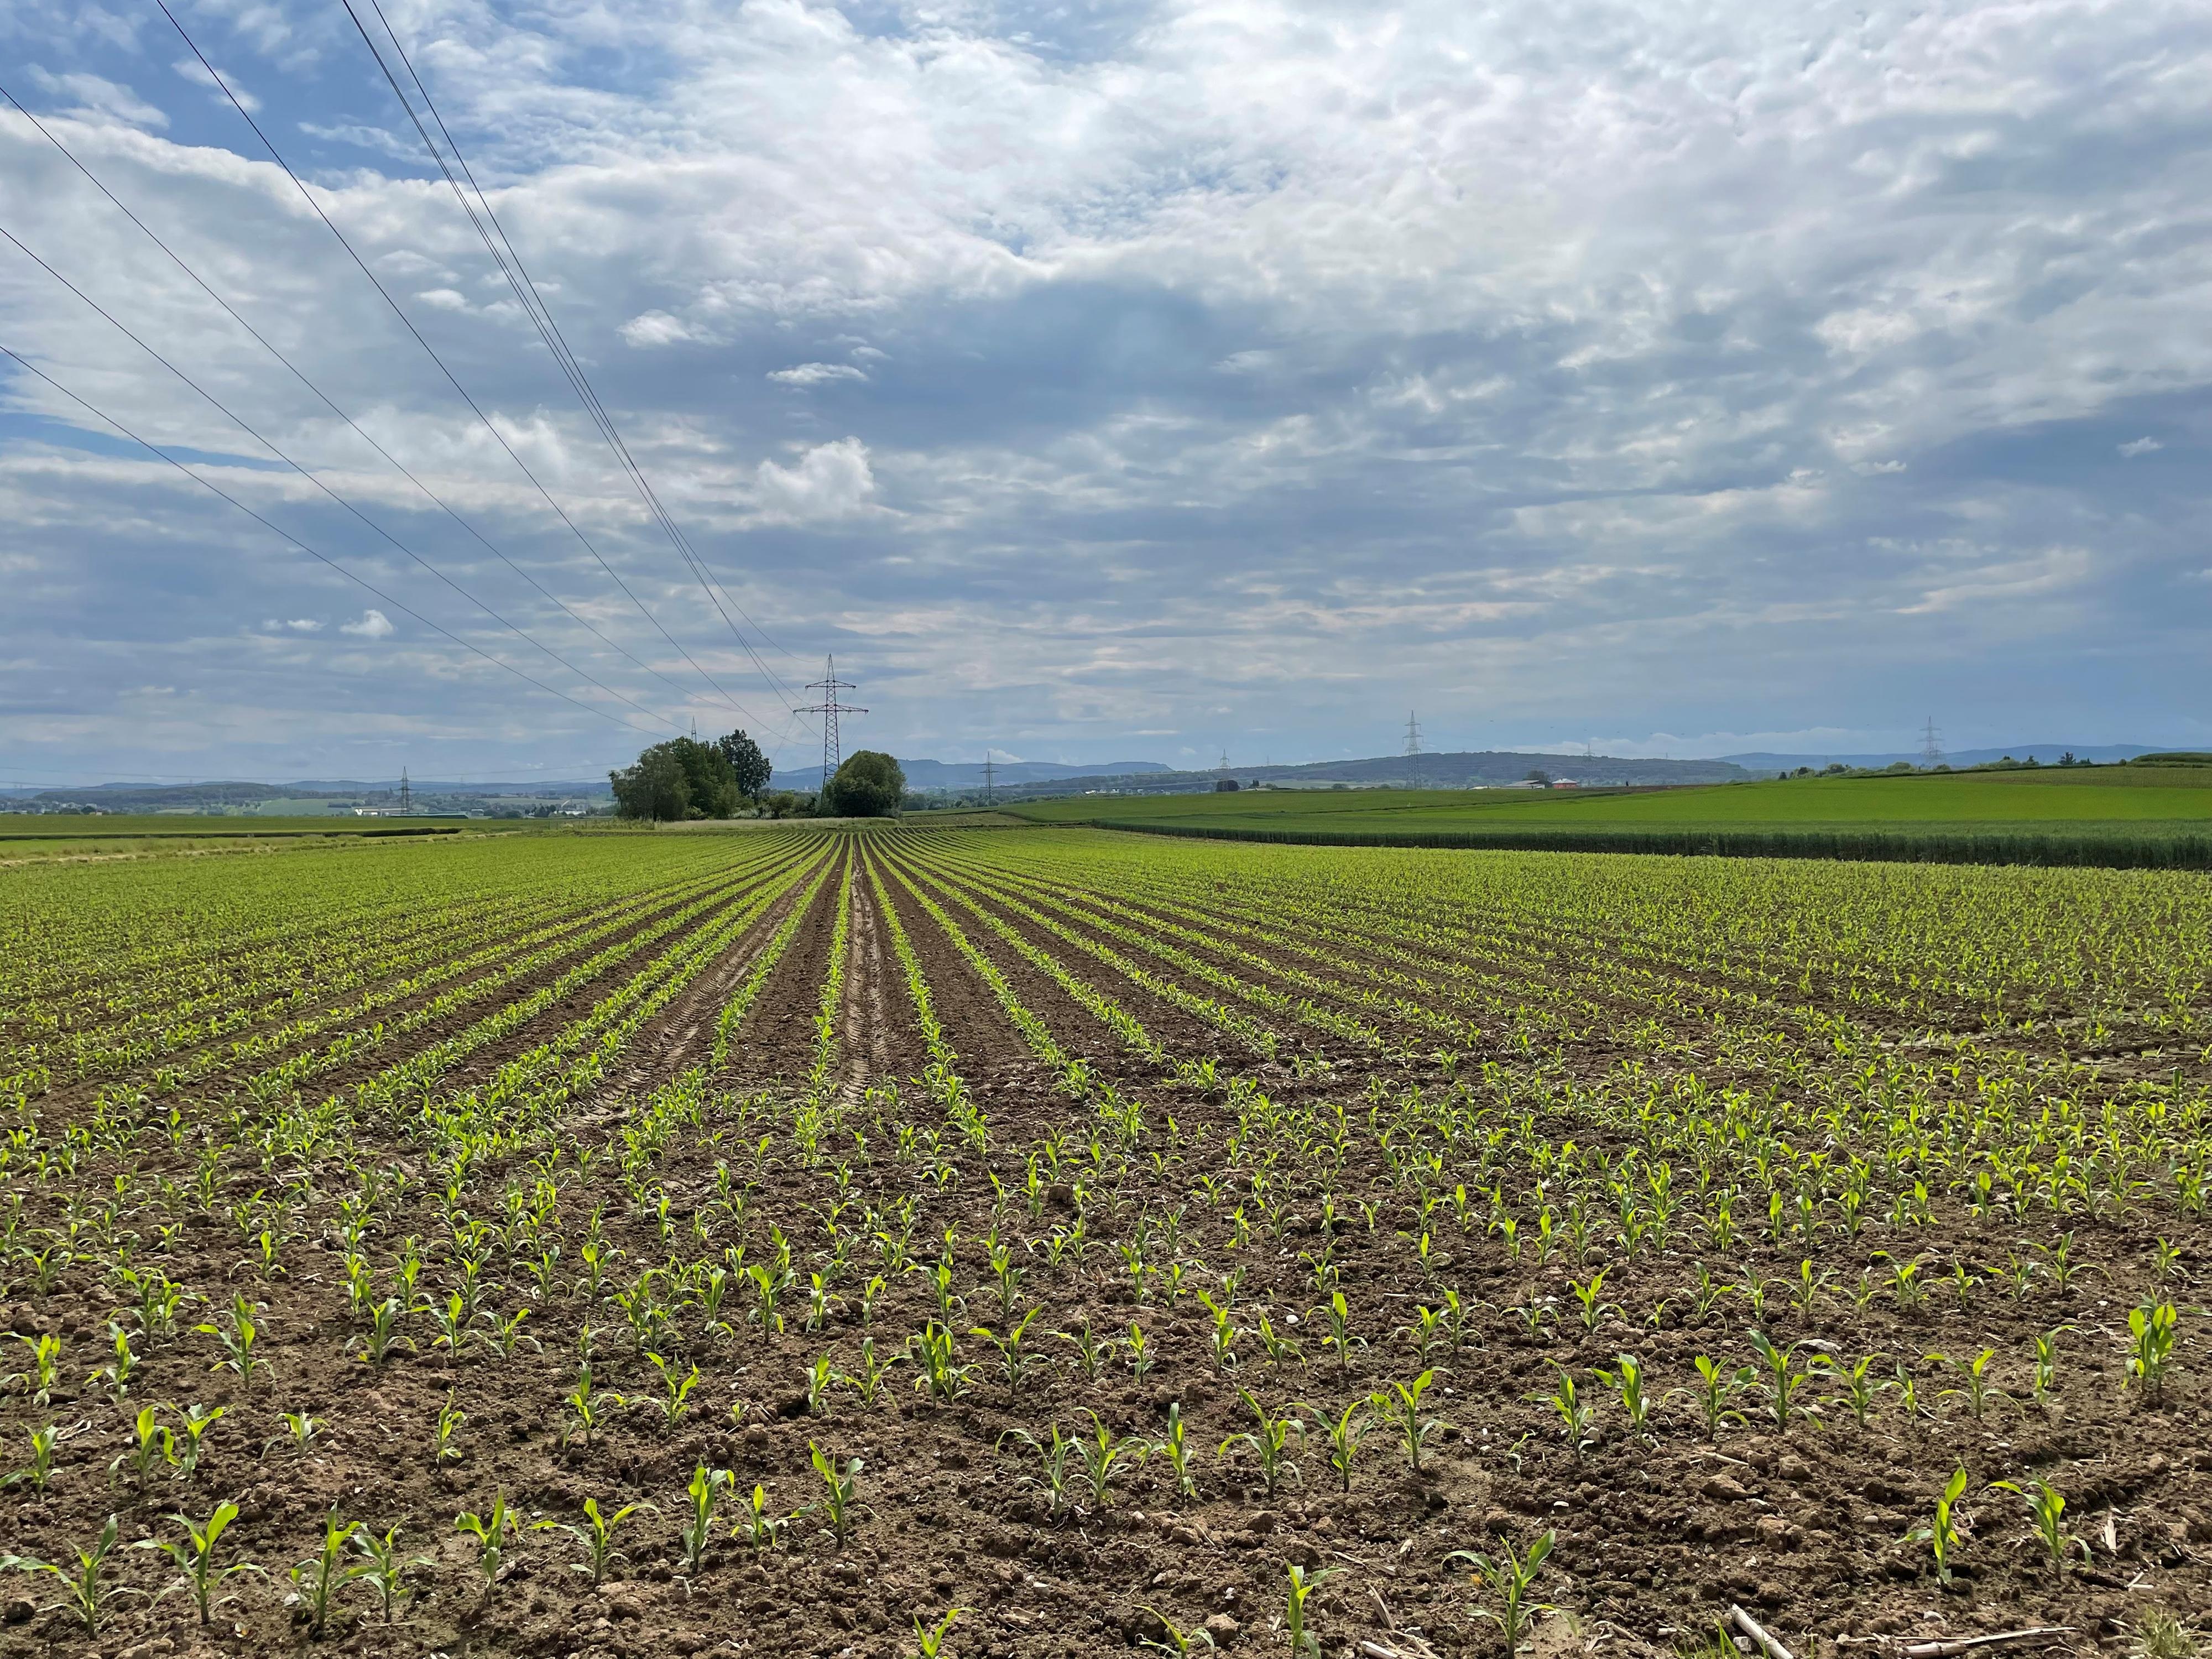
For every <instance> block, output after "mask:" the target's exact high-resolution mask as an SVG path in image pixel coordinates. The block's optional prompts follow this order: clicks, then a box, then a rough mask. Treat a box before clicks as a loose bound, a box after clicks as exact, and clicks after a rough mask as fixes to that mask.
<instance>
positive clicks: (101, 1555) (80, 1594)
mask: <svg viewBox="0 0 2212 1659" xmlns="http://www.w3.org/2000/svg"><path fill="white" fill-rule="evenodd" d="M117 1531H118V1524H117V1521H116V1517H115V1516H112V1515H111V1516H108V1517H107V1522H106V1525H105V1526H103V1527H101V1528H100V1535H99V1537H97V1538H96V1539H94V1541H93V1544H92V1547H91V1548H90V1549H85V1548H83V1547H79V1548H78V1549H77V1550H76V1566H75V1567H74V1568H68V1567H63V1566H59V1565H56V1564H55V1563H53V1562H52V1561H39V1560H33V1559H31V1558H30V1557H28V1556H23V1555H0V1571H12V1572H43V1573H50V1574H52V1577H53V1578H54V1581H55V1582H56V1583H58V1584H59V1585H60V1586H61V1587H62V1596H61V1600H60V1601H55V1602H52V1603H50V1604H49V1607H50V1608H52V1607H58V1608H62V1609H64V1610H65V1611H67V1612H68V1613H70V1615H71V1616H72V1617H74V1618H75V1619H76V1621H77V1623H79V1624H81V1625H82V1626H84V1633H85V1634H86V1635H87V1636H97V1635H99V1634H100V1620H101V1619H102V1618H103V1617H104V1616H105V1615H106V1612H107V1604H108V1603H109V1601H112V1600H113V1599H114V1598H115V1597H116V1596H118V1595H139V1594H141V1593H142V1592H140V1591H137V1590H129V1589H109V1588H108V1587H107V1585H106V1583H104V1582H103V1581H102V1578H101V1574H102V1572H103V1571H104V1570H105V1569H106V1565H107V1558H108V1557H109V1556H111V1555H112V1554H113V1553H115V1537H116V1533H117Z"/></svg>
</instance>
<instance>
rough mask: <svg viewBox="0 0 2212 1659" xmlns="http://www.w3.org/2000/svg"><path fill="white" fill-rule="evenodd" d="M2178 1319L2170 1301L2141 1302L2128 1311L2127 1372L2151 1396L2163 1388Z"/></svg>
mask: <svg viewBox="0 0 2212 1659" xmlns="http://www.w3.org/2000/svg"><path fill="white" fill-rule="evenodd" d="M2179 1322H2180V1316H2179V1314H2178V1313H2176V1311H2175V1310H2174V1306H2173V1304H2172V1303H2171V1302H2166V1303H2160V1304H2158V1305H2156V1306H2152V1305H2150V1304H2144V1305H2143V1306H2142V1307H2140V1308H2137V1309H2135V1310H2133V1311H2131V1312H2130V1314H2129V1315H2128V1368H2127V1373H2126V1375H2127V1376H2128V1377H2129V1378H2130V1379H2131V1380H2132V1381H2134V1382H2136V1383H2141V1384H2142V1386H2143V1388H2145V1389H2148V1391H2149V1393H2150V1395H2151V1397H2152V1398H2153V1399H2156V1398H2157V1397H2158V1395H2160V1393H2161V1392H2163V1391H2164V1389H2165V1387H2166V1370H2167V1368H2168V1367H2169V1366H2171V1365H2172V1363H2173V1336H2174V1328H2175V1327H2176V1326H2177V1325H2178V1324H2179Z"/></svg>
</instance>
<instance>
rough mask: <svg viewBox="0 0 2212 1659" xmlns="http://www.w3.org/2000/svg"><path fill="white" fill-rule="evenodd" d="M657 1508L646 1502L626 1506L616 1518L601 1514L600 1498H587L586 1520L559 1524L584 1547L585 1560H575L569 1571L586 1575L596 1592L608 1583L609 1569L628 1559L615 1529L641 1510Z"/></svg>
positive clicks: (569, 1566) (619, 1510)
mask: <svg viewBox="0 0 2212 1659" xmlns="http://www.w3.org/2000/svg"><path fill="white" fill-rule="evenodd" d="M652 1508H653V1505H652V1504H647V1503H642V1502H641V1503H636V1504H623V1507H622V1508H620V1509H618V1510H616V1511H615V1512H614V1513H613V1514H612V1515H605V1514H603V1513H601V1512H600V1510H599V1499H598V1498H586V1499H585V1500H584V1518H583V1519H582V1520H581V1521H580V1522H577V1521H562V1522H559V1523H558V1525H559V1526H560V1528H561V1530H562V1531H563V1532H565V1533H568V1534H569V1535H571V1536H572V1537H574V1539H575V1540H576V1541H577V1542H578V1543H580V1544H581V1545H582V1546H583V1547H584V1559H582V1560H581V1561H571V1562H570V1563H569V1564H568V1571H571V1572H580V1573H581V1574H583V1575H584V1577H586V1578H588V1579H590V1580H591V1581H592V1588H593V1589H598V1588H599V1586H600V1585H601V1584H603V1583H605V1582H606V1577H607V1569H608V1568H609V1567H611V1566H612V1565H614V1564H615V1563H616V1562H617V1561H619V1560H622V1559H624V1558H623V1553H622V1552H621V1551H620V1550H618V1549H617V1548H616V1547H615V1528H617V1527H618V1526H620V1525H622V1523H623V1522H625V1521H627V1520H629V1518H630V1516H633V1515H635V1514H636V1513H637V1512H638V1511H639V1510H650V1509H652Z"/></svg>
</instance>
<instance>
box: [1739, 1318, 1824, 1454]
mask: <svg viewBox="0 0 2212 1659" xmlns="http://www.w3.org/2000/svg"><path fill="white" fill-rule="evenodd" d="M1750 1341H1751V1351H1752V1352H1753V1353H1754V1354H1756V1355H1758V1356H1759V1364H1760V1365H1762V1366H1763V1367H1765V1372H1766V1380H1765V1383H1762V1384H1760V1385H1759V1386H1760V1388H1761V1389H1762V1391H1763V1392H1764V1393H1765V1395H1766V1409H1767V1411H1768V1413H1769V1414H1770V1415H1771V1416H1772V1417H1773V1419H1774V1426H1775V1429H1776V1431H1778V1432H1779V1433H1782V1434H1787V1433H1789V1432H1790V1424H1791V1423H1792V1422H1794V1421H1795V1420H1796V1419H1798V1418H1800V1417H1802V1416H1805V1415H1808V1413H1809V1412H1810V1409H1811V1408H1809V1407H1804V1406H1800V1405H1799V1404H1798V1403H1797V1394H1798V1391H1799V1390H1800V1389H1802V1388H1803V1387H1804V1386H1805V1385H1806V1384H1807V1383H1809V1382H1811V1381H1812V1380H1813V1378H1814V1376H1815V1375H1816V1373H1817V1370H1818V1368H1819V1364H1820V1362H1819V1359H1818V1358H1817V1357H1816V1358H1815V1360H1814V1364H1813V1365H1808V1366H1807V1367H1806V1368H1805V1369H1803V1370H1798V1369H1796V1355H1797V1345H1796V1343H1794V1342H1785V1343H1776V1342H1773V1341H1771V1340H1769V1339H1768V1337H1767V1335H1766V1333H1765V1332H1764V1331H1757V1330H1755V1331H1753V1332H1752V1333H1751V1336H1750Z"/></svg>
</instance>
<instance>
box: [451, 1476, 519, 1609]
mask: <svg viewBox="0 0 2212 1659" xmlns="http://www.w3.org/2000/svg"><path fill="white" fill-rule="evenodd" d="M453 1530H454V1531H455V1532H459V1533H465V1534H468V1535H469V1536H470V1537H471V1538H473V1539H475V1540H476V1541H477V1572H479V1573H480V1574H482V1575H483V1595H486V1596H487V1597H488V1596H489V1595H491V1591H492V1586H493V1585H494V1584H495V1583H498V1582H499V1575H500V1570H501V1567H502V1565H504V1564H505V1562H506V1560H507V1551H508V1550H510V1549H511V1548H513V1545H514V1542H515V1541H516V1540H517V1539H518V1538H520V1536H521V1534H522V1530H523V1521H522V1517H521V1516H520V1515H518V1514H516V1513H515V1511H514V1510H513V1509H512V1508H511V1507H509V1505H508V1504H507V1496H506V1494H505V1493H504V1492H501V1491H500V1490H498V1489H497V1488H494V1490H493V1492H492V1498H491V1508H489V1510H485V1511H484V1512H483V1514H482V1515H478V1514H477V1512H476V1511H475V1510H463V1511H462V1512H461V1513H460V1514H459V1515H458V1516H454V1517H453Z"/></svg>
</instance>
